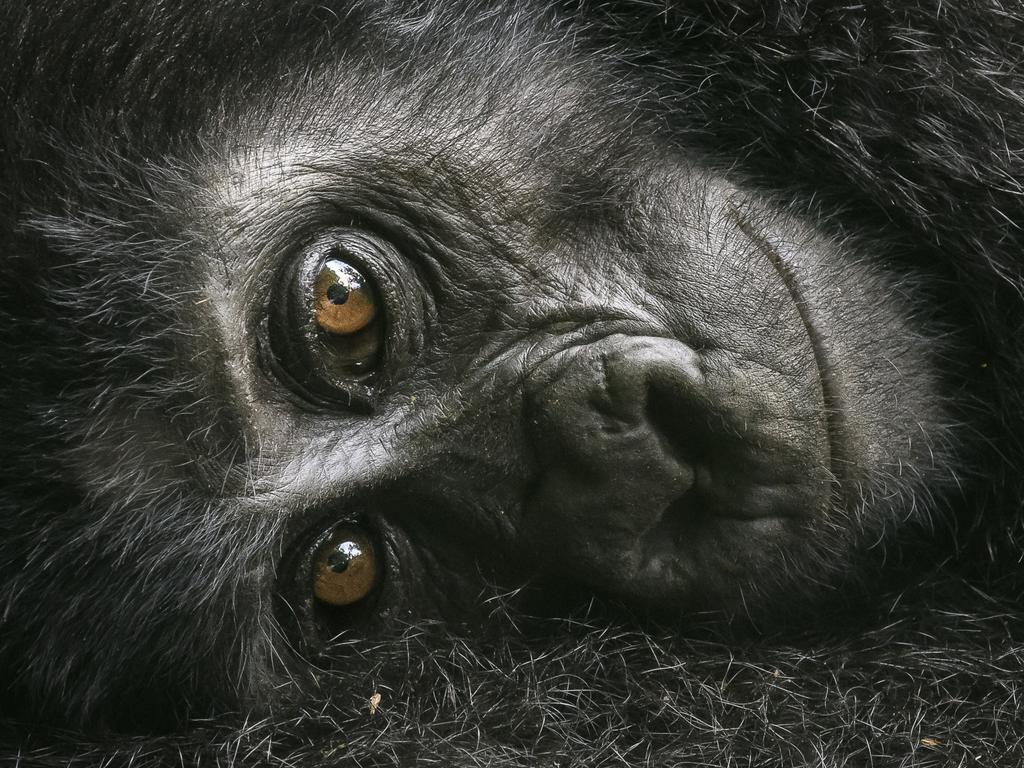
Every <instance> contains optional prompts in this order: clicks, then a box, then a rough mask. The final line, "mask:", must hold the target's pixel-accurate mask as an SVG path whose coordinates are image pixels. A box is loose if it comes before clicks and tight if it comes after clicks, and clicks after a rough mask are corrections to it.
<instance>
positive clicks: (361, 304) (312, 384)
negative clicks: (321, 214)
mask: <svg viewBox="0 0 1024 768" xmlns="http://www.w3.org/2000/svg"><path fill="white" fill-rule="evenodd" d="M417 286H418V282H417V281H416V280H415V278H414V277H413V276H411V274H410V268H409V267H408V265H407V262H406V260H405V259H403V258H402V256H401V255H400V254H399V253H398V251H397V249H396V248H395V247H394V246H393V245H392V244H391V243H389V242H387V241H386V240H383V239H382V238H380V237H377V236H376V235H373V234H371V233H369V232H365V231H363V230H360V229H356V228H337V229H329V230H327V231H325V232H322V233H321V234H320V235H319V236H318V237H316V238H315V239H314V240H312V241H311V242H309V243H308V244H307V245H306V246H305V247H303V248H301V249H300V250H299V251H298V252H297V253H296V254H295V255H293V256H292V257H291V258H289V259H288V260H287V262H286V263H285V265H284V270H283V272H282V276H281V278H280V280H279V282H278V283H277V284H276V285H275V287H274V289H273V290H272V292H271V295H270V300H269V302H268V312H267V325H266V326H265V329H264V331H263V337H262V338H263V349H264V351H265V352H269V354H265V355H264V360H265V362H266V364H267V366H268V368H270V369H271V370H272V371H273V372H274V373H275V374H276V375H277V378H278V379H279V380H280V381H281V382H282V383H283V384H285V385H286V386H287V387H288V388H289V389H291V390H293V391H294V392H295V393H296V394H298V395H300V396H301V397H302V399H303V400H305V401H307V402H312V403H314V404H316V405H325V406H328V407H333V406H335V405H336V404H338V403H340V404H341V405H343V406H346V407H350V406H355V407H363V408H365V407H370V406H372V405H373V403H374V402H375V400H376V396H377V393H378V389H379V387H380V385H381V383H382V379H383V377H382V376H381V373H382V371H383V370H384V367H385V363H386V362H388V361H389V360H390V361H391V362H392V363H394V362H395V361H396V360H398V359H400V358H401V357H402V355H403V354H404V353H406V352H408V351H409V346H410V345H409V335H410V327H412V326H414V325H418V320H419V310H418V309H417V307H416V301H415V298H414V297H415V295H416V290H417ZM389 310H391V311H389ZM385 352H387V359H385Z"/></svg>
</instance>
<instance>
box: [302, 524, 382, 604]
mask: <svg viewBox="0 0 1024 768" xmlns="http://www.w3.org/2000/svg"><path fill="white" fill-rule="evenodd" d="M379 581H380V566H379V563H378V561H377V552H376V549H375V547H374V545H373V542H372V541H371V540H370V538H369V537H368V536H366V535H365V534H363V533H361V532H359V531H357V530H355V529H352V528H341V529H339V530H337V531H336V532H335V533H334V535H332V536H331V537H330V538H329V539H328V540H327V541H326V542H324V544H323V545H321V547H320V549H319V550H318V552H317V554H316V557H315V559H314V562H313V594H314V596H315V597H316V599H317V600H319V601H320V602H322V603H326V604H327V605H333V606H339V607H343V606H349V605H353V604H355V603H358V602H360V601H361V600H364V599H366V597H368V596H369V595H371V594H372V593H373V592H374V590H375V589H376V588H377V586H378V582H379Z"/></svg>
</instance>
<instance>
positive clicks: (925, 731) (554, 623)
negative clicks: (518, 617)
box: [0, 0, 1024, 766]
mask: <svg viewBox="0 0 1024 768" xmlns="http://www.w3.org/2000/svg"><path fill="white" fill-rule="evenodd" d="M36 5H37V9H36V10H35V11H33V12H32V13H29V14H27V15H24V16H22V15H21V14H20V12H18V11H15V10H13V9H8V10H6V11H3V12H2V16H3V17H6V18H0V50H2V51H4V57H3V59H2V61H0V73H2V74H0V105H2V107H3V112H2V115H3V116H2V118H0V119H2V122H3V125H2V126H0V131H2V134H0V135H2V136H3V143H2V145H0V146H2V147H3V153H2V155H0V173H2V176H0V179H2V181H0V201H2V208H0V226H2V228H3V231H4V235H3V237H4V246H3V247H4V248H5V249H6V253H5V254H4V256H3V268H2V273H0V274H2V279H3V283H4V284H3V286H2V287H0V298H2V301H0V324H2V325H3V326H4V329H3V330H2V331H0V361H2V365H3V370H4V374H3V375H4V382H3V388H2V391H0V406H2V407H3V411H4V413H5V414H6V415H5V416H4V427H3V432H2V437H3V441H4V447H3V448H2V449H0V451H2V454H0V455H2V456H3V458H4V467H3V468H2V469H0V482H2V483H3V485H4V488H5V490H4V493H3V496H2V498H0V505H2V506H0V514H2V516H3V519H4V520H5V521H6V522H4V523H3V527H2V533H3V535H4V536H5V537H8V538H11V537H21V536H23V535H25V534H24V529H25V528H27V527H29V526H28V525H27V524H26V522H25V521H26V515H27V513H26V510H31V509H32V508H33V506H34V505H37V504H40V503H41V501H40V500H41V499H42V498H43V497H44V496H45V494H46V493H50V494H52V495H53V496H54V497H55V503H59V502H60V500H61V496H60V494H61V493H62V492H63V490H62V488H61V486H60V484H59V483H54V484H53V485H52V486H49V485H45V483H46V479H47V477H51V476H59V474H60V472H61V469H62V468H61V466H60V465H59V464H53V463H48V462H47V456H48V455H50V453H49V452H51V451H52V452H53V453H57V452H58V447H57V446H59V442H60V436H59V434H57V433H58V432H59V414H58V415H57V416H56V417H55V416H53V414H48V415H46V418H43V417H42V416H40V414H38V413H33V412H32V407H31V403H32V402H33V398H34V397H37V396H39V390H40V389H41V390H43V392H44V393H45V390H46V387H47V386H48V384H47V382H46V381H42V380H40V377H39V375H38V372H37V371H38V369H42V370H46V369H47V368H46V367H47V366H49V367H51V368H52V367H53V366H54V358H56V357H59V355H60V354H67V355H68V356H70V355H71V353H70V352H69V351H67V350H56V351H53V350H51V351H49V355H50V356H49V357H47V352H46V351H45V350H44V351H42V352H39V353H38V354H37V355H36V356H35V357H33V356H32V355H31V354H29V353H28V351H29V350H30V349H31V345H32V342H33V339H36V338H38V339H43V338H50V335H49V332H50V331H49V329H44V328H39V327H36V326H34V325H33V323H34V322H36V318H34V317H33V315H32V312H31V310H30V309H25V307H31V304H32V301H33V299H35V298H39V297H34V296H33V290H35V289H34V287H33V286H34V285H35V283H34V282H33V280H34V276H33V266H32V260H31V259H30V258H27V259H19V258H17V257H15V256H13V255H11V254H13V253H16V252H17V250H16V249H17V248H18V247H24V243H23V242H22V241H21V240H20V239H19V238H22V237H23V236H24V221H23V220H22V216H23V212H24V211H25V210H39V209H40V208H42V209H43V210H46V208H45V207H44V205H48V206H50V207H52V206H53V200H54V199H59V197H60V186H61V185H66V186H67V187H68V188H70V187H72V186H74V187H75V188H76V189H77V190H78V192H80V191H81V190H82V189H88V187H89V185H90V184H93V183H94V182H93V181H92V180H90V179H89V178H88V177H86V176H81V175H69V174H73V171H74V167H75V165H74V162H72V161H70V160H68V158H61V157H59V154H58V153H55V152H54V150H53V147H54V146H55V144H56V143H58V141H60V142H64V143H66V144H68V145H72V144H76V143H81V144H82V145H85V146H88V144H89V141H90V137H91V136H92V135H94V134H99V133H102V132H104V131H112V130H114V129H115V128H116V131H117V133H116V135H118V136H120V137H122V142H121V146H120V148H121V149H122V150H123V152H124V153H125V156H124V157H122V158H120V161H123V162H124V164H125V165H127V166H130V165H131V164H132V163H133V162H142V161H143V160H144V159H145V158H144V157H137V158H135V157H132V153H133V152H136V151H137V148H138V147H145V146H153V144H152V139H150V138H149V137H151V136H154V135H155V136H170V137H173V136H174V135H175V134H177V133H179V132H187V130H188V126H190V125H191V124H193V123H195V122H196V121H198V120H200V118H201V117H202V115H203V114H204V112H205V111H208V110H209V109H210V108H211V107H210V105H209V104H207V103H206V102H205V101H204V100H203V99H202V98H201V97H200V94H202V93H205V92H219V91H221V90H226V91H231V90H232V89H234V90H235V92H236V94H237V97H238V98H239V99H240V100H244V99H246V98H250V97H251V95H252V93H255V92H257V91H258V90H259V89H258V88H255V87H253V88H250V87H249V86H247V85H246V83H248V82H250V81H254V82H258V80H259V77H260V75H261V73H262V72H264V71H265V72H268V73H269V72H270V71H272V70H273V65H274V62H265V61H263V59H262V58H261V55H260V52H261V51H263V50H289V49H290V48H291V46H292V41H294V43H295V46H294V49H295V50H302V49H303V46H304V42H303V41H306V40H308V39H309V36H310V34H311V33H310V29H312V28H316V29H321V28H323V29H327V28H330V27H331V26H332V25H337V24H341V23H342V21H339V17H338V14H336V13H333V12H329V11H327V10H324V9H323V8H321V7H320V6H317V5H307V4H303V3H285V4H281V5H280V6H279V5H278V4H276V3H248V4H246V5H245V6H244V8H241V9H238V8H231V7H226V6H225V7H220V6H213V7H211V6H210V5H208V4H206V3H196V4H193V3H188V2H182V3H179V4H175V5H173V7H172V6H161V7H157V6H155V5H151V4H144V3H139V4H134V3H98V2H82V3H76V4H71V5H69V6H68V7H67V8H66V9H61V8H59V7H57V6H54V7H53V8H47V5H48V4H46V3H39V4H36ZM346 7H348V6H346ZM352 7H353V8H354V10H351V11H350V13H351V15H352V18H359V19H363V21H362V23H365V24H373V23H378V24H380V25H387V24H393V23H397V22H398V20H399V19H401V18H404V19H406V20H408V19H411V18H416V17H417V14H420V13H421V12H422V9H418V8H417V7H416V5H415V4H409V3H394V4H392V3H370V4H367V5H366V6H365V7H360V6H359V5H354V6H352ZM452 7H453V8H454V4H453V5H452ZM495 7H496V8H498V12H499V13H506V14H507V13H513V14H514V13H521V14H526V15H536V14H537V13H538V10H537V9H536V8H534V7H532V6H526V5H525V4H519V5H517V4H510V6H509V7H502V6H501V5H500V4H498V5H496V6H495ZM546 13H547V14H548V16H549V17H550V23H552V24H555V23H562V22H561V21H560V20H563V19H570V18H571V19H572V21H571V22H570V21H564V23H565V24H566V29H575V30H576V32H577V38H579V37H582V39H583V41H584V42H583V45H584V46H590V47H591V48H592V51H593V55H594V56H597V57H604V58H606V59H607V61H608V62H609V66H616V67H622V68H624V71H628V72H630V73H631V74H630V76H631V77H641V78H644V79H646V80H647V81H649V83H650V87H651V88H652V89H653V90H654V91H655V92H656V93H657V94H658V100H659V102H660V104H661V105H662V106H663V107H664V115H665V119H666V120H668V121H670V122H671V123H672V126H673V129H674V130H676V131H678V133H679V135H680V136H681V137H684V138H685V141H686V142H687V143H688V144H690V145H691V146H693V147H696V148H699V149H701V150H702V151H703V152H705V153H706V155H707V157H708V158H709V160H710V161H713V162H716V163H720V164H723V165H728V166H729V167H730V168H733V169H734V171H735V172H736V173H738V174H741V175H743V176H745V177H746V178H748V179H750V183H751V184H757V185H759V186H760V187H761V188H762V189H764V190H765V191H766V192H767V193H769V194H772V195H775V196H776V197H777V199H780V200H784V201H786V202H787V203H788V204H790V205H791V206H793V207H794V208H795V209H797V210H801V211H803V212H805V213H806V214H808V215H811V216H814V217H815V218H816V219H817V220H818V221H819V222H820V224H821V226H823V227H825V228H826V229H829V230H831V231H833V232H835V233H838V234H839V235H840V236H855V237H859V238H864V239H866V240H869V241H870V242H872V243H874V244H875V246H876V247H877V248H878V249H879V250H880V251H884V252H885V253H888V254H891V255H892V256H891V257H892V258H893V259H894V260H900V261H901V262H903V263H907V264H928V265H934V266H936V268H937V269H940V270H943V271H945V272H946V274H947V280H948V282H949V283H950V284H957V285H958V288H957V293H958V296H959V297H961V298H962V299H963V300H964V301H963V306H960V305H959V304H958V303H957V302H952V303H951V304H950V306H949V315H950V318H951V320H955V321H956V322H958V323H962V324H966V325H968V326H969V327H971V328H973V329H976V332H974V333H973V334H972V343H973V346H972V347H969V348H967V347H965V348H964V349H963V350H962V354H963V355H964V357H965V358H966V359H967V360H968V362H969V363H970V364H971V365H976V367H977V369H978V375H977V377H976V378H975V379H973V380H972V386H973V387H974V390H973V391H971V392H966V391H965V393H964V398H965V400H966V399H968V398H970V399H971V401H972V402H973V403H976V404H975V405H971V406H970V407H966V408H965V413H967V414H969V415H970V417H971V419H972V421H973V422H974V423H976V424H977V425H978V429H979V430H982V431H983V432H984V435H985V437H987V438H988V439H989V441H990V443H991V445H992V451H991V455H988V456H983V457H980V459H979V460H978V462H977V464H976V465H974V466H970V467H965V468H964V482H965V484H966V485H967V486H968V487H969V488H970V490H971V504H970V509H969V511H968V512H967V513H966V514H964V515H963V516H961V517H959V518H957V519H956V520H954V521H953V524H952V525H950V526H949V530H940V531H937V532H935V533H934V539H935V540H934V542H931V543H929V544H927V545H926V546H925V547H924V552H923V553H919V554H918V555H916V556H915V557H908V558H907V560H906V562H893V564H892V569H893V576H892V578H891V579H889V580H888V581H889V583H891V584H893V585H895V586H894V587H893V588H892V589H891V590H890V591H889V592H887V593H883V594H876V595H872V596H871V597H870V599H868V600H867V601H865V602H866V605H865V604H864V602H859V603H858V604H857V605H856V606H837V607H836V611H835V612H834V613H831V612H829V613H825V614H822V615H818V616H813V617H809V618H808V620H807V621H805V622H804V623H803V625H802V628H801V629H800V630H799V631H795V632H794V631H791V632H788V633H786V634H785V635H775V634H772V635H770V636H767V637H758V638H717V639H716V638H711V637H708V638H704V637H699V636H698V637H690V638H679V637H674V636H670V635H669V634H668V633H661V632H658V631H657V630H653V631H644V630H639V629H636V628H635V627H634V626H632V625H631V624H630V623H629V622H623V621H620V620H618V619H612V618H608V617H605V616H603V615H602V614H601V613H600V612H599V611H598V609H595V610H594V611H593V612H591V613H586V612H584V613H580V614H577V615H575V616H574V617H573V618H571V619H567V620H550V621H546V622H545V621H537V622H530V623H529V626H512V625H511V622H512V619H505V618H502V617H501V616H500V614H501V611H500V609H499V608H496V613H497V614H499V616H498V617H497V618H496V619H495V622H494V626H493V627H491V629H490V632H489V633H488V634H487V635H486V636H485V637H484V638H473V639H459V638H458V637H457V636H453V635H452V634H451V632H450V631H449V630H447V629H446V628H444V627H441V626H427V627H419V628H415V629H410V630H409V631H408V632H407V633H405V634H400V635H398V636H396V637H393V638H380V639H379V641H376V642H373V643H369V642H365V641H364V642H362V643H360V644H359V645H358V647H356V648H354V649H353V650H354V652H355V653H357V654H359V655H360V656H362V658H363V659H364V661H365V663H364V664H362V665H358V670H359V671H358V672H355V671H353V672H350V673H346V672H344V671H325V672H323V673H322V674H321V675H319V676H318V679H317V683H318V685H319V687H320V689H321V690H322V691H323V692H324V694H325V695H324V696H322V697H314V698H312V699H310V700H308V701H305V702H299V703H295V704H294V705H292V706H290V707H289V708H286V709H282V710H279V711H277V712H276V714H275V715H274V717H273V718H272V719H259V718H258V717H256V716H246V715H245V714H244V713H234V714H232V713H224V714H223V715H221V716H219V717H218V718H217V720H215V721H208V720H203V721H198V722H194V723H192V724H190V726H189V727H188V728H187V729H185V730H182V731H181V732H177V733H175V734H171V735H166V734H165V735H156V736H142V735H138V736H133V735H124V734H121V735H111V736H103V735H101V732H99V731H95V730H94V731H92V732H91V733H89V734H80V733H76V732H72V731H66V730H57V729H54V728H53V727H51V726H47V725H44V724H26V723H24V722H20V721H19V719H18V718H17V716H16V715H17V712H16V711H15V710H14V709H12V708H10V707H9V708H8V710H7V712H6V714H7V718H8V719H7V720H6V721H5V724H4V727H3V731H2V744H3V746H2V750H3V754H4V755H6V756H7V757H8V758H14V759H15V760H16V761H17V762H19V764H21V765H41V766H44V765H64V764H67V763H71V764H75V765H122V764H125V765H126V764H132V765H140V766H145V765H156V764H161V765H162V764H183V765H192V764H201V765H204V764H240V765H250V764H252V765H260V764H271V765H274V764H280V765H302V766H316V765H331V764H337V763H339V762H345V761H351V762H352V763H353V764H359V765H392V764H401V765H406V764H410V763H411V762H413V760H414V759H416V760H418V761H419V762H422V763H424V764H431V763H437V764H444V765H452V764H455V765H495V764H498V765H524V766H526V765H538V764H554V765H615V764H623V765H634V764H639V763H643V762H644V761H650V762H654V763H664V764H686V765H703V764H706V765H715V766H730V765H737V766H741V765H751V766H772V765H779V766H790V765H823V766H844V765H850V766H854V765H857V766H859V765H871V764H875V765H932V764H934V765H951V764H960V765H973V764H978V765H1017V764H1021V763H1022V762H1024V728H1022V723H1024V622H1022V605H1021V600H1022V586H1024V579H1022V575H1024V574H1022V566H1021V562H1020V551H1021V550H1020V544H1021V541H1022V540H1024V536H1022V534H1021V532H1020V499H1021V498H1022V492H1021V488H1020V479H1019V475H1020V471H1019V467H1020V466H1021V460H1020V457H1021V455H1022V452H1021V450H1020V446H1019V445H1018V444H1017V443H1016V439H1015V438H1014V437H1013V435H1014V433H1015V431H1016V430H1019V429H1020V427H1021V423H1022V422H1024V418H1022V414H1024V404H1022V402H1021V392H1022V387H1021V386H1020V381H1021V375H1022V373H1024V371H1022V367H1024V366H1022V362H1024V342H1022V339H1024V335H1022V333H1021V330H1022V329H1021V319H1022V309H1024V301H1022V299H1021V295H1022V289H1024V281H1022V279H1021V265H1022V261H1021V255H1020V254H1021V252H1022V246H1024V233H1022V231H1021V229H1020V226H1021V223H1022V222H1024V198H1022V193H1024V188H1022V180H1024V122H1022V121H1021V119H1020V118H1021V114H1022V103H1024V70H1022V58H1024V12H1022V11H1021V10H1020V8H1019V7H1018V5H1017V4H1015V3H1010V2H1005V3H1000V2H983V3H982V2H979V3H945V2H938V1H937V0H936V2H919V3H901V2H888V3H887V2H878V3H864V4H855V3H831V2H822V3H817V2H793V3H771V2H769V3H761V2H750V3H744V2H707V3H699V4H697V3H694V4H663V3H647V2H633V3H630V2H622V3H584V4H582V5H577V4H568V3H567V4H561V5H558V6H551V7H550V8H549V9H548V10H547V11H546ZM456 16H457V14H455V15H453V18H455V17H456ZM374 18H379V19H380V21H379V22H373V19H374ZM153 30H159V31H160V33H161V34H160V35H154V34H153ZM140 39H141V40H146V41H148V42H146V43H144V44H143V45H141V46H138V45H135V41H137V40H140ZM239 73H242V74H241V75H240V74H239ZM225 106H227V105H225ZM160 140H161V141H166V142H167V143H168V144H170V143H171V140H170V139H160ZM111 162H113V161H111ZM73 196H74V195H69V197H73ZM14 233H18V234H14ZM101 257H102V254H98V256H97V258H101ZM40 300H41V299H40ZM965 307H966V308H965ZM69 343H70V342H69ZM41 360H46V361H47V362H46V363H45V365H44V364H43V363H41V362H40V361H41ZM982 366H984V367H982ZM41 425H42V426H41ZM12 521H13V522H12ZM29 535H30V536H31V535H32V533H31V531H30V532H29ZM37 544H38V546H47V542H45V541H40V542H37ZM8 551H15V550H13V549H12V550H8ZM0 567H2V568H4V569H5V570H8V571H9V570H10V569H16V568H18V567H19V563H18V562H17V561H16V560H9V561H7V562H3V563H0ZM3 597H4V599H5V600H7V599H8V596H3ZM496 605H500V602H498V603H496ZM4 616H5V620H6V616H7V614H6V613H4ZM7 630H8V628H4V629H3V631H5V632H6V631H7ZM70 636H73V627H69V637H70ZM61 642H68V643H70V642H73V641H72V640H69V639H63V638H56V639H54V638H41V639H40V645H41V646H47V647H57V646H59V645H60V643H61ZM130 650H131V649H130V648H126V649H124V651H123V653H124V655H126V656H127V655H130ZM112 658H113V659H115V661H116V659H117V654H116V653H115V654H114V655H113V656H112ZM374 692H379V693H380V694H381V696H382V699H381V703H380V707H379V709H378V711H377V712H376V714H375V715H373V716H371V715H370V714H369V712H368V706H367V702H368V700H369V698H370V696H371V694H373V693H374ZM328 694H329V695H328Z"/></svg>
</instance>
